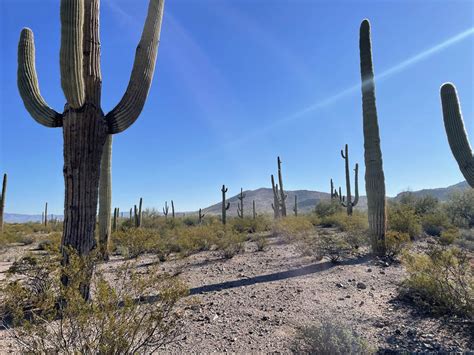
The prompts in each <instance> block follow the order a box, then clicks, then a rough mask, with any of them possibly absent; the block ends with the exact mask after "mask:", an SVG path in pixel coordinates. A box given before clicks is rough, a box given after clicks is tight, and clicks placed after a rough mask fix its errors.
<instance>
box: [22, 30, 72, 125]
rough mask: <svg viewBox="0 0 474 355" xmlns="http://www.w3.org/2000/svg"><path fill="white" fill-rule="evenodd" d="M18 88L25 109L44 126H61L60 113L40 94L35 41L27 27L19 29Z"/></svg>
mask: <svg viewBox="0 0 474 355" xmlns="http://www.w3.org/2000/svg"><path fill="white" fill-rule="evenodd" d="M17 82H18V90H19V92H20V96H21V98H22V100H23V104H24V105H25V108H26V110H27V111H28V112H29V114H30V115H31V117H33V119H34V120H35V121H36V122H38V123H40V124H42V125H43V126H46V127H61V126H62V125H63V123H62V115H61V114H59V113H58V112H56V111H54V110H53V109H52V108H51V107H49V106H48V104H47V103H46V101H45V100H44V99H43V97H42V96H41V92H40V89H39V84H38V75H37V74H36V67H35V41H34V36H33V32H32V31H31V30H30V29H29V28H24V29H23V30H21V34H20V41H19V42H18V72H17Z"/></svg>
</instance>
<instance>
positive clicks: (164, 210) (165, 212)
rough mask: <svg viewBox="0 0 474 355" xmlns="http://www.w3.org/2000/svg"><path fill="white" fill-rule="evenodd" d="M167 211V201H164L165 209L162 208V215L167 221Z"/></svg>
mask: <svg viewBox="0 0 474 355" xmlns="http://www.w3.org/2000/svg"><path fill="white" fill-rule="evenodd" d="M169 210H170V208H169V207H168V201H165V207H163V215H164V216H165V219H168V213H169Z"/></svg>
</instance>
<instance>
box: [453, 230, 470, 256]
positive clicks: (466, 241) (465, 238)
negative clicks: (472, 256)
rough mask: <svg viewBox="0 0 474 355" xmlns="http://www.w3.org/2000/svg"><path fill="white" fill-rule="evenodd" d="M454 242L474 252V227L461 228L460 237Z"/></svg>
mask: <svg viewBox="0 0 474 355" xmlns="http://www.w3.org/2000/svg"><path fill="white" fill-rule="evenodd" d="M454 243H455V244H456V245H458V246H459V247H461V248H464V249H466V250H468V251H470V252H474V228H471V229H461V230H460V231H459V238H457V239H456V240H455V242H454Z"/></svg>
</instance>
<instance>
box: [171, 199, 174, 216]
mask: <svg viewBox="0 0 474 355" xmlns="http://www.w3.org/2000/svg"><path fill="white" fill-rule="evenodd" d="M171 217H173V219H174V202H173V200H171Z"/></svg>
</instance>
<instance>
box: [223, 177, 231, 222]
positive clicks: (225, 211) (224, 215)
mask: <svg viewBox="0 0 474 355" xmlns="http://www.w3.org/2000/svg"><path fill="white" fill-rule="evenodd" d="M227 190H228V188H226V187H225V185H222V189H221V191H222V224H224V225H225V224H226V217H227V216H226V215H227V210H228V209H229V208H230V202H227V204H226V201H225V193H226V192H227Z"/></svg>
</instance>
